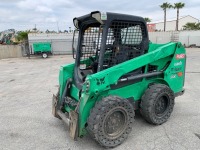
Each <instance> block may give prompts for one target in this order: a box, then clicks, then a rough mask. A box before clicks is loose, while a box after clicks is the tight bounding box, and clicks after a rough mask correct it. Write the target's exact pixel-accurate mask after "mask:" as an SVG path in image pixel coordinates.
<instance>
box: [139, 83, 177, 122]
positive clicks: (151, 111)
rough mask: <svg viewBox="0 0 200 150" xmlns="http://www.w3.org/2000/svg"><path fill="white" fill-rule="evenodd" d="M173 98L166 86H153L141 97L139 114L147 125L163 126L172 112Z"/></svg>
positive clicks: (171, 92) (172, 93)
mask: <svg viewBox="0 0 200 150" xmlns="http://www.w3.org/2000/svg"><path fill="white" fill-rule="evenodd" d="M174 98H175V97H174V92H173V91H172V90H171V89H170V88H169V87H168V86H166V85H163V84H154V85H152V86H150V87H149V88H148V89H147V90H146V91H145V93H144V95H143V96H142V99H141V104H140V112H141V114H142V116H143V117H144V119H145V120H146V121H148V122H149V123H151V124H155V125H160V124H163V123H164V122H166V121H167V120H168V118H169V117H170V115H171V113H172V111H173V107H174Z"/></svg>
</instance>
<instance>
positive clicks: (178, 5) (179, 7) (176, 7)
mask: <svg viewBox="0 0 200 150" xmlns="http://www.w3.org/2000/svg"><path fill="white" fill-rule="evenodd" d="M173 7H174V9H177V18H176V31H178V21H179V9H181V8H183V7H185V3H181V2H179V3H174V6H173Z"/></svg>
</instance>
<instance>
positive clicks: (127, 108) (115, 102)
mask: <svg viewBox="0 0 200 150" xmlns="http://www.w3.org/2000/svg"><path fill="white" fill-rule="evenodd" d="M116 112H117V113H119V112H120V113H121V112H123V115H124V116H125V117H124V118H123V117H122V118H123V119H122V121H123V120H124V122H122V121H121V119H118V121H119V120H120V121H119V122H122V123H121V126H120V130H118V129H117V134H116V136H113V135H109V134H107V133H106V130H107V129H106V128H104V127H105V124H106V123H108V122H106V121H107V120H109V119H110V118H109V117H111V115H113V114H114V113H116ZM134 116H135V112H134V108H133V106H132V104H131V103H130V102H129V101H128V100H127V99H122V98H120V97H117V96H108V97H105V98H103V99H102V100H101V101H99V102H97V103H96V104H95V106H94V107H93V109H92V110H91V113H90V116H89V117H88V121H87V124H88V126H87V130H88V132H89V133H90V135H91V136H92V137H93V138H94V139H95V140H96V141H97V142H98V143H99V144H100V145H102V146H104V147H106V148H113V147H116V146H118V145H120V144H121V143H123V142H124V140H125V139H126V138H127V137H128V135H129V133H130V132H131V130H132V123H133V121H134ZM114 121H116V120H114ZM106 125H108V124H106ZM108 128H109V127H108ZM113 128H114V127H113Z"/></svg>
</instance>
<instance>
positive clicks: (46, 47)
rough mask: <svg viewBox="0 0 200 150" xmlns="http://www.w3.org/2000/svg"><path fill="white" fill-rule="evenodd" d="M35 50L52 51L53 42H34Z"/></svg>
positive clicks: (35, 51) (36, 51)
mask: <svg viewBox="0 0 200 150" xmlns="http://www.w3.org/2000/svg"><path fill="white" fill-rule="evenodd" d="M33 51H34V53H38V52H40V53H42V52H51V43H50V42H40V43H33Z"/></svg>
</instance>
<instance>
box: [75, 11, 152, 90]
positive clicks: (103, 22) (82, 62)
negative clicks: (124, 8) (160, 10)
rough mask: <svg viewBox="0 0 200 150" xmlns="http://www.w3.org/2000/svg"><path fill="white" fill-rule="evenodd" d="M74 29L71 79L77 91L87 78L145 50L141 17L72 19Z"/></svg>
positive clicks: (98, 15)
mask: <svg viewBox="0 0 200 150" xmlns="http://www.w3.org/2000/svg"><path fill="white" fill-rule="evenodd" d="M74 25H75V27H76V28H77V29H79V37H78V47H77V51H76V53H75V52H73V53H74V54H76V63H75V70H74V78H75V82H76V86H77V87H79V88H81V85H82V84H83V82H84V81H85V78H86V76H87V75H88V74H94V73H97V72H99V71H102V70H104V69H107V68H110V67H113V66H115V65H117V64H120V63H122V62H125V61H127V60H130V59H133V58H135V57H138V56H140V55H142V54H144V53H145V52H147V50H148V41H149V40H148V33H147V28H146V23H145V21H144V19H143V18H141V17H137V16H129V15H122V14H115V13H103V14H101V13H100V12H93V13H91V14H90V15H86V16H82V17H79V18H75V19H74ZM74 49H75V48H74ZM140 71H141V70H140ZM138 72H139V71H138Z"/></svg>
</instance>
